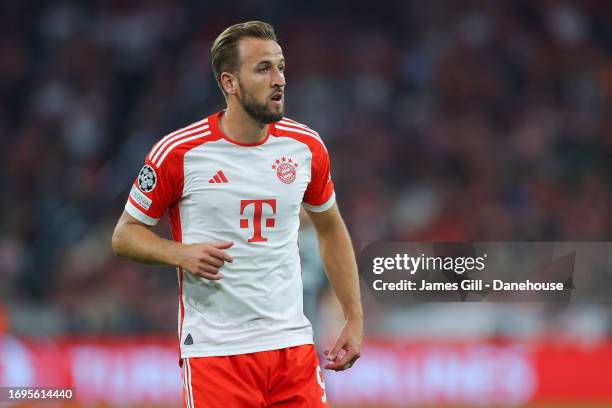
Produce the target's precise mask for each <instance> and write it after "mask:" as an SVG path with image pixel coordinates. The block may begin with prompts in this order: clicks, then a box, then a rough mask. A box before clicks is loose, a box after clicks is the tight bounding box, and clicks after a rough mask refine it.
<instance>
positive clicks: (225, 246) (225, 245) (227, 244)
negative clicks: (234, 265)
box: [208, 241, 234, 249]
mask: <svg viewBox="0 0 612 408" xmlns="http://www.w3.org/2000/svg"><path fill="white" fill-rule="evenodd" d="M208 245H210V246H212V247H215V248H219V249H228V248H231V247H233V246H234V243H233V242H232V241H222V242H211V243H209V244H208Z"/></svg>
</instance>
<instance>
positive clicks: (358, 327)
mask: <svg viewBox="0 0 612 408" xmlns="http://www.w3.org/2000/svg"><path fill="white" fill-rule="evenodd" d="M307 212H308V215H309V216H310V219H311V220H312V222H313V224H314V226H315V228H316V230H317V238H318V241H319V251H320V253H321V259H322V260H323V266H324V267H325V273H326V274H327V278H328V279H329V283H330V284H331V287H332V289H333V291H334V293H335V294H336V296H337V297H338V300H339V301H340V304H341V305H342V311H343V312H344V318H345V323H344V326H343V327H342V330H341V331H340V334H339V335H338V338H337V339H336V342H335V344H334V346H333V347H332V349H331V350H329V351H327V350H326V351H325V354H326V355H327V359H328V360H329V361H330V363H329V364H327V365H326V366H325V368H327V369H330V370H334V371H342V370H346V369H348V368H350V367H351V366H352V365H353V363H354V362H355V361H356V360H357V359H358V358H359V357H360V356H361V343H362V341H363V310H362V308H361V295H360V292H359V276H358V274H357V263H356V261H355V252H354V251H353V246H352V244H351V239H350V237H349V233H348V230H347V228H346V225H345V224H344V220H343V219H342V216H341V215H340V211H339V210H338V206H337V205H336V204H335V203H334V205H333V206H332V207H331V208H330V209H328V210H326V211H323V212H313V211H307Z"/></svg>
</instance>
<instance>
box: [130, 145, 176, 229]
mask: <svg viewBox="0 0 612 408" xmlns="http://www.w3.org/2000/svg"><path fill="white" fill-rule="evenodd" d="M149 156H150V155H149ZM168 159H170V160H168ZM168 159H167V160H164V161H163V163H162V164H161V165H160V167H157V166H156V165H155V164H154V163H153V161H152V160H150V158H149V157H148V156H147V159H146V160H145V164H144V166H143V167H142V169H141V170H140V172H139V173H138V176H137V177H136V180H135V181H134V184H133V185H132V189H131V190H130V195H129V197H128V201H127V203H126V204H125V210H126V211H127V212H128V213H129V214H130V215H131V216H132V217H134V218H136V219H137V220H138V221H140V222H142V223H144V224H147V225H156V224H157V223H158V222H159V219H160V218H161V217H162V216H163V215H164V212H165V211H166V209H167V208H169V207H171V206H172V205H174V204H175V203H176V202H178V200H179V199H180V195H181V192H182V190H183V187H182V184H183V176H182V165H181V164H180V163H177V162H176V159H175V160H172V159H171V158H170V157H169V158H168Z"/></svg>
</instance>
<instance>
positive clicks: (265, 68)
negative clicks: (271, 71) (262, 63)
mask: <svg viewBox="0 0 612 408" xmlns="http://www.w3.org/2000/svg"><path fill="white" fill-rule="evenodd" d="M267 70H268V67H261V68H259V72H266V71H267Z"/></svg>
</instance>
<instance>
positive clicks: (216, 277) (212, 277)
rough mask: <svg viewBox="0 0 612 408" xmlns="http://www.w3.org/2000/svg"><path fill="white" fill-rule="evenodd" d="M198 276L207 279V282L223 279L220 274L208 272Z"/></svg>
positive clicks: (200, 273)
mask: <svg viewBox="0 0 612 408" xmlns="http://www.w3.org/2000/svg"><path fill="white" fill-rule="evenodd" d="M198 276H200V277H202V278H204V279H208V280H219V279H223V274H222V273H209V272H199V273H198Z"/></svg>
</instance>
